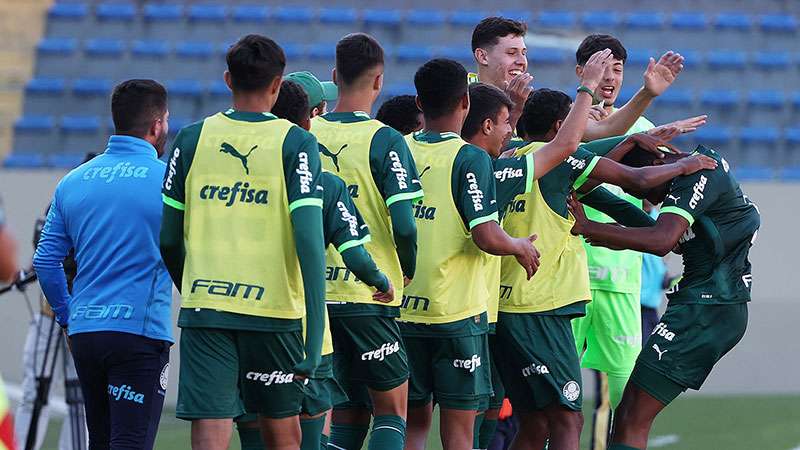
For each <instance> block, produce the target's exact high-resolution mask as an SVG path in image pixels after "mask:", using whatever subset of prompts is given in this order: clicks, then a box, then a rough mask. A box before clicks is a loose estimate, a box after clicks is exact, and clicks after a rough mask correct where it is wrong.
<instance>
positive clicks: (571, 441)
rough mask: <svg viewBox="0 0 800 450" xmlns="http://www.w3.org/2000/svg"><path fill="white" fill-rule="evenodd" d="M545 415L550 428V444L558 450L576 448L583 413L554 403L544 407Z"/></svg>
mask: <svg viewBox="0 0 800 450" xmlns="http://www.w3.org/2000/svg"><path fill="white" fill-rule="evenodd" d="M545 415H546V416H547V424H548V428H549V429H550V446H551V447H552V448H554V449H559V450H561V449H563V450H578V449H579V448H580V440H581V429H582V428H583V413H581V412H580V411H574V410H571V409H567V408H564V407H563V406H561V405H556V404H554V405H551V406H548V407H547V408H545Z"/></svg>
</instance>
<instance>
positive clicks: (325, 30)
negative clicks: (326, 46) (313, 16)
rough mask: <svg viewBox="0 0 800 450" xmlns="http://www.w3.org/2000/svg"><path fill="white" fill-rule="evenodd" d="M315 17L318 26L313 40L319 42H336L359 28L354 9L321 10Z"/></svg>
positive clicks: (356, 12) (356, 13) (357, 17)
mask: <svg viewBox="0 0 800 450" xmlns="http://www.w3.org/2000/svg"><path fill="white" fill-rule="evenodd" d="M317 17H318V18H319V23H320V25H319V26H317V27H316V29H315V30H314V33H315V39H316V40H318V41H320V42H336V41H338V40H339V38H341V37H342V36H344V35H346V34H347V33H352V32H353V31H355V30H358V29H359V28H360V24H359V16H358V11H357V10H355V9H354V8H322V9H320V10H319V11H318V13H317Z"/></svg>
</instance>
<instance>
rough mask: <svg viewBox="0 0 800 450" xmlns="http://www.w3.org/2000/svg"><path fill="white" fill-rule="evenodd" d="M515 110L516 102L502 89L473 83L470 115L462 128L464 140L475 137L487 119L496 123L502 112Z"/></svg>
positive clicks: (470, 88)
mask: <svg viewBox="0 0 800 450" xmlns="http://www.w3.org/2000/svg"><path fill="white" fill-rule="evenodd" d="M503 106H505V107H506V108H508V109H509V111H510V110H511V109H513V108H514V102H512V101H511V99H510V98H509V97H508V95H507V94H506V93H505V92H503V91H501V90H500V89H498V88H496V87H494V86H490V85H488V84H484V83H473V84H471V85H470V86H469V114H467V120H465V121H464V126H463V127H462V128H461V136H463V137H464V139H467V138H470V137H472V136H475V134H477V133H478V132H479V131H480V129H481V126H482V125H483V122H484V121H485V120H486V119H492V121H495V120H496V119H497V115H498V114H500V110H501V109H502V108H503Z"/></svg>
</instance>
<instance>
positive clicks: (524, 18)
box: [497, 9, 533, 24]
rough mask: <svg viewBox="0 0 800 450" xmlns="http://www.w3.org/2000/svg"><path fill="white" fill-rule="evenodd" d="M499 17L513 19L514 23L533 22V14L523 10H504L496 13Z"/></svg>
mask: <svg viewBox="0 0 800 450" xmlns="http://www.w3.org/2000/svg"><path fill="white" fill-rule="evenodd" d="M497 15H498V16H500V17H506V18H509V19H514V20H516V21H519V22H522V23H525V24H531V23H532V22H533V14H532V13H531V12H530V11H528V10H525V9H506V10H502V11H499V12H498V13H497Z"/></svg>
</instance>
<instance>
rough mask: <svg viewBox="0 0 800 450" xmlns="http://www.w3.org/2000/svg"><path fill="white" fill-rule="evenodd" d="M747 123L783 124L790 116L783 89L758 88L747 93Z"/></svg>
mask: <svg viewBox="0 0 800 450" xmlns="http://www.w3.org/2000/svg"><path fill="white" fill-rule="evenodd" d="M747 106H748V110H747V114H746V117H745V119H746V123H747V124H748V125H767V126H774V125H776V124H782V123H784V122H785V121H786V118H787V117H788V112H787V108H785V106H786V97H785V96H784V94H783V91H779V90H775V89H756V90H752V91H750V92H749V93H748V95H747Z"/></svg>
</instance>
